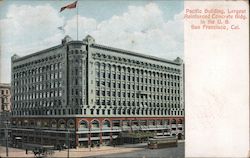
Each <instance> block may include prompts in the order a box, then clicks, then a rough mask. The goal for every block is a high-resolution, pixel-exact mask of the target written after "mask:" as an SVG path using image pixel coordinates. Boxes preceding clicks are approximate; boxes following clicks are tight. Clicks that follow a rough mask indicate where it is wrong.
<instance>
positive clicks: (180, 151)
mask: <svg viewBox="0 0 250 158" xmlns="http://www.w3.org/2000/svg"><path fill="white" fill-rule="evenodd" d="M92 157H93V156H92ZM94 157H102V158H104V157H124V158H134V157H136V158H137V157H138V158H154V157H155V158H184V157H185V156H184V143H183V142H181V143H178V147H172V148H164V149H147V148H142V149H141V150H136V151H131V152H126V153H115V154H107V155H101V154H100V155H95V156H94Z"/></svg>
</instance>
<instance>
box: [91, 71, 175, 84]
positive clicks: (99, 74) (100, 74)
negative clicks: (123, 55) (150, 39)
mask: <svg viewBox="0 0 250 158" xmlns="http://www.w3.org/2000/svg"><path fill="white" fill-rule="evenodd" d="M121 74H125V73H120V72H118V73H115V72H112V74H111V73H110V71H103V72H102V71H101V72H100V71H99V70H97V71H96V77H97V78H99V77H102V78H111V75H112V78H113V79H123V80H126V78H127V79H128V80H129V81H130V79H132V80H133V81H134V76H137V77H138V76H139V73H138V74H133V73H128V74H126V75H121ZM140 77H144V78H145V82H147V78H149V79H150V80H149V82H151V79H154V78H155V79H161V80H169V79H171V80H180V76H178V75H172V74H171V75H170V74H162V76H160V77H159V76H157V75H156V76H155V75H152V76H151V75H147V74H146V75H143V74H141V76H140ZM138 82H139V80H138ZM141 82H143V78H141Z"/></svg>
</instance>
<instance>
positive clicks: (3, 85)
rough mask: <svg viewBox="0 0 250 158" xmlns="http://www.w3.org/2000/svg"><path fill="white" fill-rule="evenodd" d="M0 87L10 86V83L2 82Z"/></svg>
mask: <svg viewBox="0 0 250 158" xmlns="http://www.w3.org/2000/svg"><path fill="white" fill-rule="evenodd" d="M0 88H10V83H0Z"/></svg>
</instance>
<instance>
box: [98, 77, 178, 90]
mask: <svg viewBox="0 0 250 158" xmlns="http://www.w3.org/2000/svg"><path fill="white" fill-rule="evenodd" d="M138 80H139V78H138ZM155 81H156V80H153V83H151V82H150V83H149V84H151V86H175V87H176V86H177V87H180V83H179V82H167V81H159V80H157V82H155ZM138 82H139V81H137V82H135V83H133V82H130V84H132V85H133V84H138ZM141 83H142V84H143V82H141ZM156 83H157V84H156ZM106 84H107V86H108V87H110V86H111V83H110V80H107V82H105V80H101V82H100V80H99V79H96V85H97V86H100V85H102V86H105V85H106ZM120 84H121V83H120V82H118V83H117V86H118V88H121V85H120ZM130 84H128V88H130V86H129V85H130ZM146 84H147V82H146V83H145V85H146ZM113 88H116V83H115V82H113ZM123 88H125V83H124V82H123Z"/></svg>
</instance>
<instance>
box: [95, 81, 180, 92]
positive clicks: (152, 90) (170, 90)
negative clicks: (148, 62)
mask: <svg viewBox="0 0 250 158" xmlns="http://www.w3.org/2000/svg"><path fill="white" fill-rule="evenodd" d="M97 84H98V81H97ZM107 85H108V86H107V87H105V88H111V87H110V86H111V84H110V82H109V83H108V84H107ZM116 85H117V87H116ZM135 87H136V89H135ZM100 88H101V89H104V87H96V89H100ZM112 88H122V90H125V89H126V85H125V84H123V85H122V87H121V84H120V83H118V84H115V83H113V87H112ZM108 90H110V89H108ZM127 90H131V91H133V90H138V91H139V90H141V91H149V92H158V93H159V92H161V93H163V92H164V93H172V94H180V90H179V89H172V88H171V87H170V88H168V89H167V88H165V87H163V88H159V87H148V86H139V85H136V86H135V85H134V84H132V85H131V84H128V85H127ZM103 93H105V91H103ZM96 94H97V95H99V90H97V91H96Z"/></svg>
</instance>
